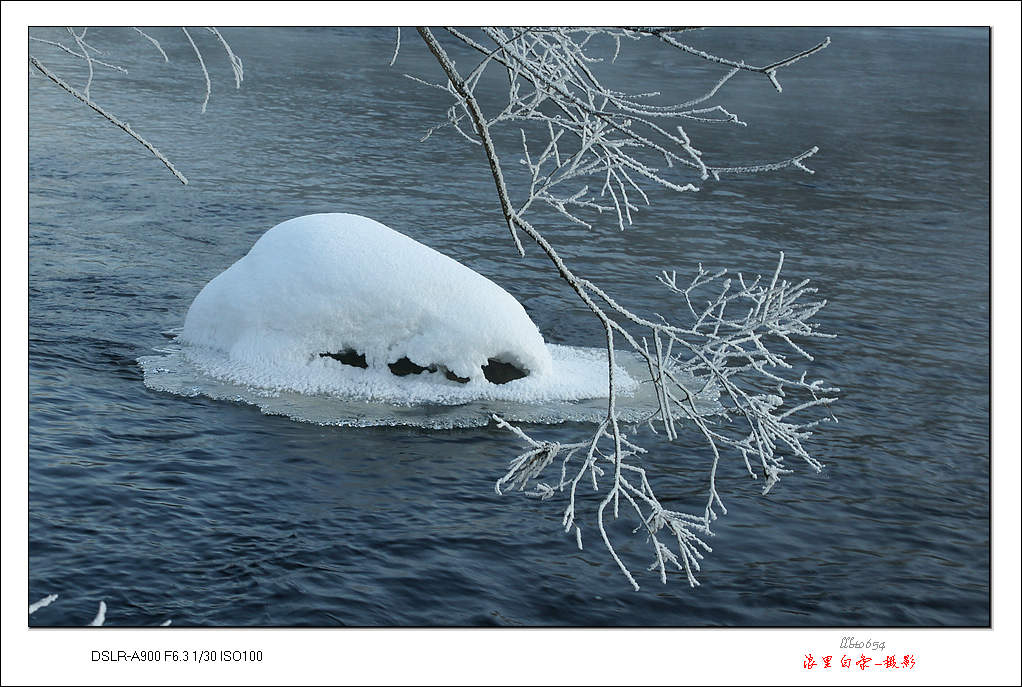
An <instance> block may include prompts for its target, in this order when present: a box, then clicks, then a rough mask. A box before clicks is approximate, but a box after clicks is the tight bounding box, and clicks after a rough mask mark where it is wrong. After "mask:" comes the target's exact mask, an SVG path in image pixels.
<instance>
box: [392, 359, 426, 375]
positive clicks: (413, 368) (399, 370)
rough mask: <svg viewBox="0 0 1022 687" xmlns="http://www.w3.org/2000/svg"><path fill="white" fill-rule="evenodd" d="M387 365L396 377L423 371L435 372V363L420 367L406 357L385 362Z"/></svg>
mask: <svg viewBox="0 0 1022 687" xmlns="http://www.w3.org/2000/svg"><path fill="white" fill-rule="evenodd" d="M387 367H389V368H390V371H391V372H392V373H393V374H396V375H397V376H398V377H404V376H405V375H418V374H422V373H423V372H436V365H430V366H429V367H422V366H421V365H416V364H415V363H413V362H412V361H411V360H409V359H408V358H400V359H399V360H397V361H395V362H393V363H387Z"/></svg>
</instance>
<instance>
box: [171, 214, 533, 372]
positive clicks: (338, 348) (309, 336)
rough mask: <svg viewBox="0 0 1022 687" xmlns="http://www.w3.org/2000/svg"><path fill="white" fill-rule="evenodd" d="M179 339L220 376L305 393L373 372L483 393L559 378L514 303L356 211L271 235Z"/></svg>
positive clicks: (297, 223) (313, 218)
mask: <svg viewBox="0 0 1022 687" xmlns="http://www.w3.org/2000/svg"><path fill="white" fill-rule="evenodd" d="M180 340H181V341H182V342H183V343H184V344H186V349H185V351H186V354H187V355H189V357H191V358H192V359H193V361H194V362H196V363H198V364H199V365H200V366H201V367H203V368H205V369H206V370H207V371H208V372H209V373H210V374H213V375H214V376H218V377H221V378H226V379H229V380H231V381H234V382H240V383H250V384H254V385H258V386H263V387H267V386H268V387H284V388H292V389H295V390H299V391H312V390H317V391H318V390H327V389H329V387H331V386H334V385H332V384H330V383H329V379H330V378H331V377H335V376H337V375H338V374H340V375H342V376H347V377H348V381H349V382H350V381H351V378H350V377H351V374H352V373H356V372H365V371H366V370H368V371H370V372H376V371H383V372H386V373H389V374H390V375H397V376H406V375H410V374H417V375H420V376H426V375H429V376H430V377H442V378H443V379H444V380H445V381H448V382H450V383H454V384H467V385H471V386H477V385H482V384H486V385H495V384H508V383H510V384H514V383H515V380H520V379H521V378H522V377H523V376H525V377H539V378H541V377H545V376H547V375H549V374H550V373H551V369H552V363H551V358H550V353H549V351H548V349H547V347H546V346H545V345H544V343H543V337H542V335H541V334H540V332H539V329H537V327H536V325H535V324H533V322H532V320H531V319H529V316H528V315H527V314H526V312H525V310H524V309H523V308H522V306H521V304H520V303H518V301H517V300H515V298H514V297H513V296H512V295H511V294H509V293H508V292H507V291H505V290H504V289H502V288H500V287H499V286H497V285H496V284H494V283H493V282H492V281H490V280H489V279H487V278H486V277H483V276H482V275H481V274H479V273H477V272H475V271H473V270H471V269H469V268H468V267H466V266H464V265H462V264H461V263H459V262H457V261H455V260H453V259H451V258H449V257H447V256H446V255H443V254H441V253H439V252H437V251H435V250H433V249H432V248H429V247H428V246H425V245H423V244H421V243H419V242H417V241H415V240H413V239H411V238H409V237H407V236H405V235H403V234H400V233H398V232H396V231H394V230H393V229H390V228H389V227H387V226H385V225H383V224H381V223H379V222H376V221H374V220H371V219H368V218H366V217H360V216H358V215H350V214H337V213H324V214H317V215H307V216H304V217H298V218H295V219H291V220H288V221H286V222H283V223H281V224H278V225H277V226H275V227H273V228H272V229H270V230H269V231H267V232H266V233H265V234H264V235H263V236H262V237H261V238H260V239H259V240H258V241H256V243H255V245H254V246H253V247H252V249H251V250H250V251H249V252H248V254H247V255H246V256H245V257H243V258H241V259H240V260H238V261H237V262H236V263H234V264H233V265H232V266H231V267H230V268H228V269H227V270H226V271H224V272H223V273H221V274H220V275H219V276H217V277H216V278H214V279H213V280H212V281H210V282H209V283H208V284H207V285H206V286H205V288H203V289H202V291H201V292H200V293H199V295H198V296H197V297H196V298H195V301H194V302H193V303H192V305H191V308H189V310H188V315H187V316H186V318H185V323H184V328H183V330H182V332H181V336H180ZM213 361H215V362H213ZM339 368H347V369H346V370H341V371H339V370H338V369H339ZM357 368H363V370H358V369H357ZM388 368H389V369H388ZM319 378H324V379H326V380H327V381H326V382H325V383H324V384H317V379H319ZM287 380H292V382H297V387H296V384H295V383H287ZM300 380H301V381H300ZM323 387H326V388H323Z"/></svg>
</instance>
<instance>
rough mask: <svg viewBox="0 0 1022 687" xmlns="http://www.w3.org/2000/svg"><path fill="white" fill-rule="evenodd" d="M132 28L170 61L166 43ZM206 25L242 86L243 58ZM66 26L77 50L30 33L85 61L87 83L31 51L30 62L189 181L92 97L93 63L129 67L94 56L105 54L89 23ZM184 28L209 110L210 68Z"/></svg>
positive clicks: (237, 85) (122, 69) (204, 105)
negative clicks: (91, 39)
mask: <svg viewBox="0 0 1022 687" xmlns="http://www.w3.org/2000/svg"><path fill="white" fill-rule="evenodd" d="M131 28H132V29H133V30H134V31H135V32H136V33H137V34H138V35H139V36H140V37H142V38H144V39H145V40H147V41H149V42H150V43H151V44H152V45H153V47H155V48H156V50H157V51H159V53H160V55H161V56H162V57H163V59H164V61H165V62H169V61H170V58H169V57H167V53H166V52H165V51H164V50H163V47H162V46H161V45H160V42H159V41H157V40H156V39H155V38H153V37H152V36H150V35H149V34H147V33H146V32H144V31H142V30H141V29H139V28H137V27H131ZM206 29H207V30H208V31H209V32H210V33H211V34H213V35H214V36H215V37H216V39H217V41H218V42H219V43H220V45H221V46H222V47H223V48H224V50H225V52H226V53H227V57H228V59H229V60H230V63H231V69H232V70H233V72H234V83H235V87H236V88H240V87H241V81H242V79H243V78H244V68H243V66H242V62H241V59H240V58H239V57H238V56H237V55H235V54H234V51H233V50H232V49H231V46H230V45H229V44H228V43H227V41H226V40H225V39H224V37H223V35H221V33H220V31H218V30H217V29H216V27H213V26H208V27H206ZM65 30H66V32H67V33H68V34H69V35H70V36H71V39H72V40H74V43H75V46H76V47H77V48H78V50H77V51H76V50H73V49H71V48H69V47H68V46H66V45H64V44H63V43H60V42H59V41H51V40H48V39H45V38H39V37H37V36H29V39H30V40H32V41H35V42H37V43H40V44H42V45H47V46H53V47H55V48H59V49H60V50H61V51H62V52H64V53H66V54H68V55H71V56H72V57H75V58H77V59H79V60H82V61H84V62H85V65H86V67H87V68H88V79H87V80H86V82H85V84H84V85H83V86H82V88H81V89H77V88H75V87H74V86H72V85H71V84H70V83H69V82H68V80H67V79H66V78H62V77H61V76H59V75H58V74H57V73H56V72H55V71H54V70H53V69H51V68H50V67H47V66H46V65H44V64H43V63H42V62H41V61H40V60H39V59H37V58H36V57H35V56H34V55H29V57H28V59H29V63H30V64H31V65H32V66H33V67H35V68H36V69H37V70H38V71H39V72H40V73H42V74H43V75H44V76H46V77H47V78H48V79H50V80H51V81H52V82H53V83H55V84H57V85H58V86H60V87H61V88H62V89H64V90H65V91H66V92H68V93H70V94H71V95H73V96H74V97H75V98H77V99H78V100H81V101H82V102H83V103H85V104H86V105H88V106H89V107H90V108H92V109H93V110H94V111H95V112H97V113H98V114H99V115H101V116H102V117H103V118H104V119H106V120H107V121H109V122H110V123H111V124H113V125H115V126H117V127H118V128H120V129H121V130H122V131H124V132H125V133H126V134H128V135H129V136H131V137H132V138H134V139H135V140H136V141H138V142H139V143H141V144H142V145H143V146H145V148H146V149H147V150H148V151H149V152H150V153H152V154H153V156H154V157H155V158H156V159H157V160H159V161H160V162H162V163H163V164H164V165H165V166H166V167H167V169H169V170H170V171H171V173H172V174H173V175H174V176H175V177H177V179H178V181H180V182H181V183H182V184H187V183H188V179H187V178H186V177H185V175H184V174H182V173H181V172H179V171H178V170H177V168H176V167H175V166H174V165H173V163H171V161H170V160H168V159H167V157H166V156H165V155H163V153H161V152H160V151H159V150H157V148H156V146H154V145H153V144H152V143H150V142H149V141H148V140H147V139H145V138H144V137H142V136H141V135H140V134H139V133H137V132H136V131H135V130H134V129H132V128H131V127H130V126H129V125H128V123H127V122H124V121H121V120H120V119H119V118H118V117H117V116H116V115H114V114H113V113H111V112H109V111H108V110H107V109H105V108H103V107H102V106H100V105H99V104H98V103H97V102H96V101H95V100H94V99H93V98H92V94H91V92H90V91H91V88H92V84H93V81H94V80H95V69H94V67H95V66H96V65H98V66H101V67H105V68H107V69H110V70H113V71H118V72H121V73H124V74H126V73H127V71H128V70H127V69H125V68H124V67H122V66H119V65H116V64H111V63H109V62H106V61H103V60H99V59H96V58H95V57H94V56H93V54H96V55H102V54H103V53H102V52H101V51H100V50H98V49H97V48H96V47H94V46H92V45H91V44H89V43H87V42H86V40H85V36H86V33H87V32H88V27H84V28H82V30H81V32H78V31H76V30H75V29H74V28H73V27H70V26H69V27H66V28H65ZM181 30H182V31H184V34H185V36H186V37H187V39H188V42H189V44H190V45H191V47H192V48H193V49H194V51H195V54H196V56H197V57H198V60H199V65H200V66H201V68H202V73H203V75H204V77H205V80H206V95H205V99H204V100H203V102H202V111H203V112H205V111H206V105H207V103H208V102H209V97H210V93H211V89H212V85H211V82H210V78H209V72H208V71H207V69H206V63H205V61H204V60H203V58H202V53H201V52H200V51H199V48H198V46H197V45H196V44H195V41H194V40H193V39H192V36H191V34H190V33H188V30H187V29H186V28H184V27H182V29H181Z"/></svg>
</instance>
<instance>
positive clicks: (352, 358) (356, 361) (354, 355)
mask: <svg viewBox="0 0 1022 687" xmlns="http://www.w3.org/2000/svg"><path fill="white" fill-rule="evenodd" d="M319 357H320V358H333V359H334V360H336V361H338V362H341V363H344V364H345V365H351V366H352V367H362V368H366V367H369V365H367V364H366V357H365V354H364V353H359V352H358V351H356V350H355V349H353V348H346V349H345V350H343V351H341V352H340V353H320V354H319Z"/></svg>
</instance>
